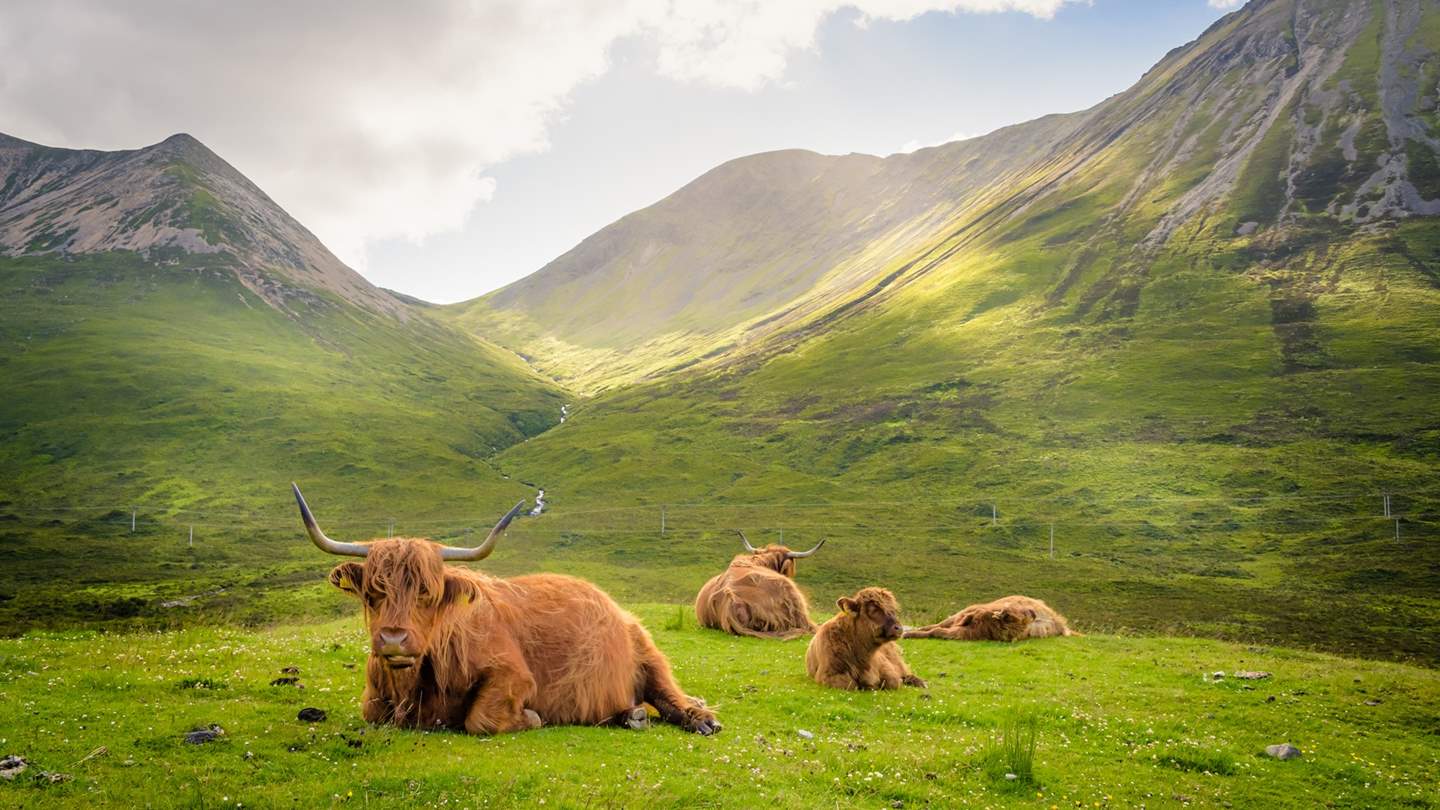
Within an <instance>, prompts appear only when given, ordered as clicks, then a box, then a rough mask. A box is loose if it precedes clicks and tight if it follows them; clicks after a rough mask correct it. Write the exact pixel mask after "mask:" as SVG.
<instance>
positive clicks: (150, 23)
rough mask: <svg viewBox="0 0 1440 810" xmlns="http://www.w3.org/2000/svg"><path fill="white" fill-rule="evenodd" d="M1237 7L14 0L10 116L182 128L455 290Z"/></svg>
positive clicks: (68, 123)
mask: <svg viewBox="0 0 1440 810" xmlns="http://www.w3.org/2000/svg"><path fill="white" fill-rule="evenodd" d="M1238 5H1239V0H851V2H837V0H581V1H577V0H416V1H414V2H407V3H394V2H390V0H317V1H314V2H307V3H293V2H290V1H289V0H252V1H251V2H247V3H233V2H228V0H188V1H187V0H127V2H125V3H113V2H111V1H110V0H6V2H5V4H4V5H3V7H0V131H3V132H5V133H6V134H10V135H14V136H16V137H20V138H24V139H26V140H31V141H36V142H40V143H45V144H48V145H51V146H63V147H70V148H95V149H121V148H134V147H138V146H144V145H147V144H150V143H155V142H158V141H160V140H163V139H164V138H165V137H167V136H169V135H171V134H174V133H176V132H188V133H190V134H192V135H194V136H195V137H197V138H199V139H200V140H201V141H203V142H204V143H205V144H206V145H208V146H209V147H210V148H211V149H213V150H215V151H216V152H217V153H219V154H220V156H221V157H223V158H225V159H226V160H228V161H229V162H230V163H231V164H232V165H234V166H235V167H236V168H237V169H239V170H240V171H241V172H243V173H245V174H246V175H247V176H248V177H250V179H252V180H253V181H255V182H256V183H257V184H258V185H259V186H260V187H261V188H262V189H264V190H265V191H266V192H267V193H268V194H269V195H270V196H271V197H272V198H273V199H275V201H276V202H278V203H279V204H280V205H281V206H283V207H284V208H285V209H286V210H287V211H289V212H290V213H291V214H292V215H294V216H295V217H296V218H297V219H298V220H299V221H300V222H301V223H303V224H304V225H306V226H307V227H309V228H310V229H311V230H312V231H314V232H315V234H316V235H317V236H319V237H320V239H321V240H322V241H324V242H325V244H326V245H327V246H328V247H329V248H330V249H331V250H332V251H334V252H335V253H336V254H337V255H338V256H339V257H340V258H341V259H342V260H344V261H345V262H347V263H348V264H350V265H351V266H352V267H354V268H355V269H357V270H359V271H360V272H361V273H362V274H364V275H365V276H366V277H367V278H368V279H369V280H370V281H372V282H373V283H375V284H378V285H380V286H382V287H387V288H390V289H394V290H398V291H400V292H404V293H407V294H409V295H414V296H416V297H419V298H423V299H426V300H430V301H436V302H441V303H450V302H454V301H460V300H465V299H468V298H473V297H475V296H478V295H481V294H483V293H485V292H488V291H490V290H493V289H496V288H498V287H500V286H503V285H504V284H506V283H509V282H511V281H514V280H515V279H518V278H520V277H523V276H525V275H527V274H529V273H531V272H534V271H535V270H538V269H540V268H541V267H542V266H544V265H545V264H546V263H547V262H549V261H550V260H552V259H554V258H555V257H557V256H559V255H560V254H562V253H564V252H565V251H567V250H569V249H570V248H571V247H573V246H574V245H575V244H576V243H578V242H579V241H580V240H582V239H584V238H585V237H586V236H588V235H589V234H591V233H593V232H595V231H596V230H599V229H600V228H602V227H604V226H605V225H606V224H608V223H610V222H613V221H614V220H616V219H618V218H620V217H622V216H624V215H625V214H626V213H629V212H631V211H634V210H637V209H639V208H643V207H645V206H647V205H650V204H652V203H654V202H656V201H658V200H660V199H661V198H663V197H665V196H666V195H667V194H669V193H671V192H673V191H675V190H676V189H678V188H679V187H681V186H683V185H684V184H685V183H687V182H689V181H690V180H693V179H694V178H696V177H698V176H699V175H701V174H703V173H704V172H705V171H707V170H709V169H711V168H713V167H714V166H716V165H718V164H720V163H722V162H724V161H726V160H730V159H732V158H736V157H740V156H743V155H748V154H754V153H756V152H763V151H767V150H772V149H788V148H803V149H812V150H815V151H818V152H822V153H826V154H844V153H848V152H865V153H870V154H878V155H886V154H892V153H895V152H901V151H910V150H913V149H916V148H919V147H921V146H928V145H933V144H938V143H944V142H947V141H952V140H958V139H960V138H964V137H971V136H975V135H980V134H984V133H986V132H989V131H991V130H994V129H997V128H999V127H1002V126H1005V125H1008V124H1013V123H1018V122H1020V121H1025V120H1029V119H1032V118H1035V117H1038V116H1041V115H1045V114H1047V113H1053V112H1070V111H1074V110H1080V109H1085V108H1087V107H1090V106H1092V105H1094V104H1096V103H1098V102H1100V101H1101V100H1103V99H1105V98H1106V97H1108V96H1110V95H1113V94H1114V93H1117V92H1120V91H1121V90H1124V89H1125V88H1126V87H1128V86H1129V85H1130V84H1132V83H1133V82H1134V81H1135V80H1137V79H1138V78H1139V77H1140V75H1141V74H1142V73H1143V72H1144V71H1145V70H1146V69H1147V68H1149V67H1150V66H1151V65H1153V64H1154V63H1155V62H1157V61H1158V60H1159V59H1160V58H1161V57H1162V56H1163V55H1164V54H1165V53H1166V52H1167V51H1169V50H1170V49H1172V48H1174V47H1177V46H1179V45H1182V44H1184V43H1186V42H1189V41H1190V40H1192V39H1194V38H1195V37H1196V36H1198V35H1199V34H1200V33H1201V32H1202V31H1203V30H1204V29H1205V28H1206V27H1207V26H1209V25H1210V24H1211V23H1212V22H1214V21H1215V20H1216V19H1218V18H1219V17H1220V16H1221V15H1222V14H1224V13H1226V11H1227V10H1229V9H1233V8H1235V7H1236V6H1238ZM55 43H64V47H57V46H56V44H55Z"/></svg>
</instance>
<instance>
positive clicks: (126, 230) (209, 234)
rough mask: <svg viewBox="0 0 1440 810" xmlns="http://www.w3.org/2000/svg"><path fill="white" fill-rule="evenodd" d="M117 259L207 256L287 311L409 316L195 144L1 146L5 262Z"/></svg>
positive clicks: (0, 232) (174, 139)
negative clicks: (45, 257) (325, 299)
mask: <svg viewBox="0 0 1440 810" xmlns="http://www.w3.org/2000/svg"><path fill="white" fill-rule="evenodd" d="M113 250H124V251H134V252H137V253H141V254H145V255H147V256H149V257H151V258H152V259H154V260H157V261H163V260H166V259H173V258H175V257H176V256H177V254H186V255H187V256H188V257H190V259H191V260H192V263H194V261H198V260H199V258H200V257H205V259H204V261H205V263H206V264H208V265H213V266H216V267H225V268H228V269H230V270H231V271H232V272H234V273H235V275H236V276H237V277H238V278H239V279H240V281H241V282H242V283H244V284H245V286H247V287H248V288H250V289H251V290H253V291H254V292H255V293H256V294H257V295H259V296H261V297H262V298H264V299H265V300H266V301H268V302H270V303H271V304H272V305H274V306H276V307H279V308H281V309H285V308H286V306H285V301H286V300H287V298H290V297H294V296H310V297H314V296H315V294H316V293H320V294H321V295H331V296H336V297H338V298H341V299H343V300H345V301H348V302H350V303H352V304H356V305H358V306H362V307H364V308H366V309H369V310H372V311H377V312H384V313H388V314H391V315H396V316H402V317H403V315H404V313H405V311H406V306H405V305H404V304H403V303H402V302H401V301H399V300H398V299H396V298H395V297H394V296H392V295H390V294H388V293H386V292H384V291H382V290H379V289H377V288H375V287H373V286H371V285H370V284H369V282H367V281H365V279H363V278H361V277H360V275H359V274H357V273H356V272H355V271H353V270H351V269H350V268H348V267H346V266H345V265H344V264H343V263H342V262H341V261H340V260H339V259H337V258H335V256H334V255H332V254H331V253H330V251H328V250H326V249H325V246H324V245H322V244H321V243H320V241H319V240H318V239H316V238H315V236H314V234H311V233H310V232H309V231H308V230H306V229H305V228H304V227H303V226H302V225H300V223H298V222H296V221H295V220H294V219H293V218H292V217H291V216H290V215H289V214H287V213H285V211H284V210H282V209H281V208H280V207H279V206H278V205H276V204H275V202H274V201H273V200H271V199H270V198H269V197H267V196H266V195H265V193H264V192H263V191H261V190H260V189H259V188H257V187H256V186H255V184H253V183H251V182H250V181H249V180H248V179H246V178H245V176H244V175H242V174H240V173H239V172H238V171H236V170H235V169H234V168H233V167H232V166H230V164H228V163H226V162H225V161H224V160H221V159H220V158H219V157H218V156H217V155H216V154H215V153H214V152H211V151H210V150H209V149H207V148H206V147H205V146H204V145H203V144H201V143H200V142H199V141H197V140H195V139H194V138H192V137H190V136H189V135H174V136H171V137H170V138H167V139H165V140H164V141H162V142H161V143H158V144H155V145H154V146H148V147H145V148H143V149H130V150H124V151H118V152H100V151H95V150H88V149H86V150H76V149H56V148H51V147H47V146H40V145H39V144H34V143H29V142H27V141H22V140H20V139H18V138H12V137H9V136H6V135H0V252H3V253H4V254H6V255H10V256H21V255H27V254H41V253H62V254H85V253H99V252H104V251H113Z"/></svg>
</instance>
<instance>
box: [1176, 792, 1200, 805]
mask: <svg viewBox="0 0 1440 810" xmlns="http://www.w3.org/2000/svg"><path fill="white" fill-rule="evenodd" d="M1170 798H1172V799H1174V800H1175V801H1177V802H1180V803H1181V804H1189V803H1190V802H1193V801H1195V797H1194V796H1186V795H1185V794H1184V793H1176V794H1175V795H1173V796H1171V797H1170Z"/></svg>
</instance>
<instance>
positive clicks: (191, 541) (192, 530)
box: [190, 523, 195, 548]
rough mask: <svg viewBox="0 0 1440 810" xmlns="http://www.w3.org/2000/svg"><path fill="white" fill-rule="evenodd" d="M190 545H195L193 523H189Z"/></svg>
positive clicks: (192, 546)
mask: <svg viewBox="0 0 1440 810" xmlns="http://www.w3.org/2000/svg"><path fill="white" fill-rule="evenodd" d="M190 547H191V548H194V547H195V524H194V523H191V524H190Z"/></svg>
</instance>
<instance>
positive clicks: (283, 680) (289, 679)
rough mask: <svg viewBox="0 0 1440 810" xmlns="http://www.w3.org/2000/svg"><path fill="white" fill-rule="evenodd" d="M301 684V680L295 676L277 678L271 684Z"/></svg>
mask: <svg viewBox="0 0 1440 810" xmlns="http://www.w3.org/2000/svg"><path fill="white" fill-rule="evenodd" d="M299 684H300V679H299V678H296V677H295V676H293V675H291V676H287V677H284V678H276V679H275V680H273V681H271V682H270V685H271V686H298V685H299Z"/></svg>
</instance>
